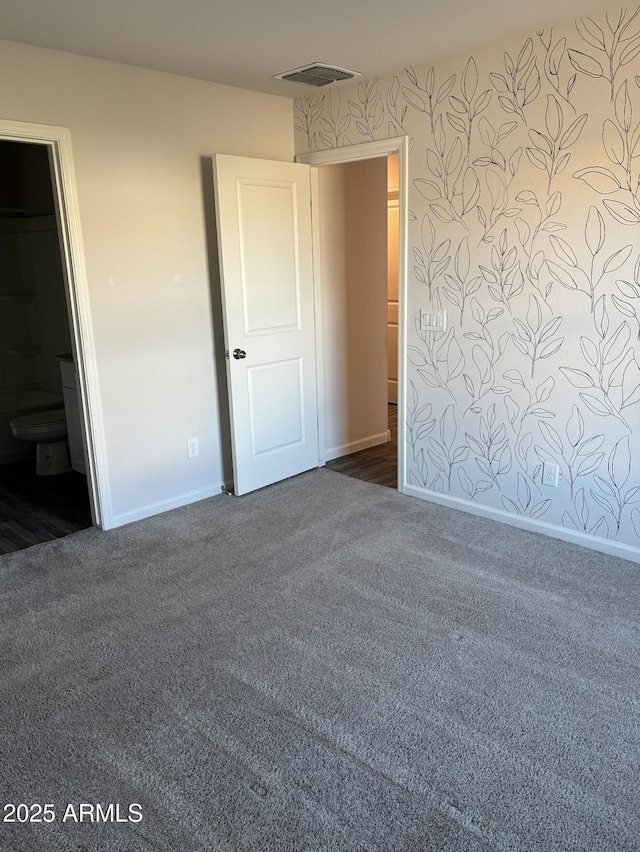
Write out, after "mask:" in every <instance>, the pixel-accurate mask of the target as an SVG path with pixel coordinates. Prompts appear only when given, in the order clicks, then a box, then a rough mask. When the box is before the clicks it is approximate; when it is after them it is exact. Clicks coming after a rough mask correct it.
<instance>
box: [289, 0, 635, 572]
mask: <svg viewBox="0 0 640 852" xmlns="http://www.w3.org/2000/svg"><path fill="white" fill-rule="evenodd" d="M295 127H296V148H297V153H305V152H308V151H316V150H324V149H328V148H335V147H341V146H344V145H352V144H357V143H360V142H364V141H371V140H375V139H383V138H388V137H390V136H398V135H407V136H408V137H409V149H410V158H409V219H410V221H409V258H408V260H409V275H408V302H407V307H408V316H409V328H408V333H407V341H408V349H407V353H406V356H407V359H408V383H407V394H406V399H407V405H406V411H405V412H404V418H405V421H406V429H407V453H408V471H409V473H408V477H409V478H408V484H410V485H412V486H413V487H414V488H417V489H423V490H424V491H425V493H426V495H427V496H428V493H429V492H438V493H440V494H443V495H450V496H451V497H455V498H458V499H461V500H464V501H468V502H471V503H474V504H478V505H482V506H486V507H489V508H492V509H498V510H500V511H502V512H507V513H509V514H510V515H513V516H522V517H525V518H529V519H533V520H536V521H539V522H542V523H544V524H548V525H552V526H555V527H559V528H564V529H566V530H571V531H573V533H577V534H581V535H584V536H588V537H591V538H592V539H594V544H595V545H596V546H598V544H597V541H595V540H596V539H599V540H605V541H607V542H609V543H611V544H616V545H620V546H621V555H624V552H625V551H626V552H627V553H629V554H633V552H634V551H635V552H636V553H637V552H639V551H640V451H639V447H638V437H639V432H640V353H639V346H640V344H639V340H640V7H624V8H622V9H620V10H615V11H613V12H612V11H611V10H609V11H607V12H606V13H604V12H603V14H602V15H601V16H599V17H598V16H596V17H592V18H582V19H581V20H578V21H576V22H575V23H573V24H572V25H563V27H562V29H558V28H548V29H543V30H539V31H537V32H535V33H532V34H530V36H529V37H526V35H525V37H523V38H522V39H520V40H518V41H515V42H511V43H509V44H506V45H502V46H499V47H496V48H492V49H489V50H484V51H482V52H480V51H479V52H478V53H477V54H475V55H474V56H464V57H458V58H454V59H447V60H442V61H439V62H438V63H437V64H436V65H431V64H425V65H424V66H422V67H417V66H414V67H408V68H405V69H402V70H398V71H397V72H396V73H392V74H389V75H386V76H384V77H380V78H372V79H368V80H360V81H358V82H352V83H349V84H345V85H343V86H340V87H337V88H333V89H331V90H330V91H327V92H322V91H318V92H314V93H313V94H311V95H307V96H304V97H301V98H299V99H297V100H296V103H295ZM422 308H445V309H446V310H447V313H448V330H447V331H446V332H444V333H433V332H424V331H421V330H420V325H419V315H420V310H421V309H422ZM545 464H555V465H558V466H559V470H560V477H559V481H558V485H557V487H555V488H554V487H550V486H549V485H547V484H545V483H544V482H543V473H544V466H545ZM629 548H631V550H629Z"/></svg>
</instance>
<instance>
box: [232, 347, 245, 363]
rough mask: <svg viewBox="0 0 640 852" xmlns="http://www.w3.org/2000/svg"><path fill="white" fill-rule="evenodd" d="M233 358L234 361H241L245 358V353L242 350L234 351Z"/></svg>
mask: <svg viewBox="0 0 640 852" xmlns="http://www.w3.org/2000/svg"><path fill="white" fill-rule="evenodd" d="M233 357H234V358H235V359H236V361H241V360H242V359H243V358H246V357H247V353H246V352H245V351H244V349H234V350H233Z"/></svg>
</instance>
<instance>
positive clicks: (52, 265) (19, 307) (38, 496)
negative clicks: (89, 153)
mask: <svg viewBox="0 0 640 852" xmlns="http://www.w3.org/2000/svg"><path fill="white" fill-rule="evenodd" d="M59 225H60V222H59V215H58V204H57V192H56V183H55V174H54V170H53V169H52V150H51V147H50V146H49V145H45V144H41V143H36V142H29V141H17V140H13V139H3V138H0V553H7V552H10V551H12V550H19V549H22V548H24V547H28V546H30V545H32V544H37V543H40V542H42V541H47V540H49V539H52V538H59V537H62V536H64V535H68V534H69V533H72V532H75V531H77V530H79V529H83V528H85V527H89V526H91V525H92V524H93V518H92V511H91V497H90V490H89V488H88V485H87V477H86V472H84V473H83V472H81V470H82V464H81V463H80V464H79V465H74V467H75V468H76V469H69V470H68V471H65V472H62V473H57V474H55V475H51V476H42V475H37V473H36V462H35V453H36V445H35V444H34V443H32V442H27V441H24V440H18V439H17V438H15V437H14V435H13V431H12V429H11V425H10V424H11V422H12V421H15V419H16V418H18V417H25V416H31V415H32V414H38V415H40V414H41V413H42V412H43V411H48V410H56V409H64V408H65V404H64V400H65V396H66V397H68V398H69V394H68V393H65V394H63V380H62V372H61V361H65V362H66V364H67V365H68V364H69V362H70V361H71V362H73V359H74V356H73V353H74V350H75V343H74V339H73V333H72V327H71V323H70V321H69V309H68V305H69V294H68V290H67V283H66V274H65V267H66V264H65V259H64V257H63V254H62V244H63V241H62V238H61V233H60V227H59ZM76 398H77V394H76ZM71 400H72V401H73V397H71ZM72 401H71V402H70V403H69V405H72ZM76 405H77V403H76ZM67 410H68V411H69V410H70V409H69V407H68V406H67ZM66 419H67V421H69V420H70V416H69V414H68V413H67V417H66ZM71 419H73V420H74V425H75V426H79V425H80V423H81V418H80V416H79V414H78V413H77V412H76V413H74V414H72V415H71ZM80 428H81V427H80ZM80 440H81V441H82V434H81V435H80ZM76 454H77V453H76ZM83 455H84V453H83V452H82V451H81V452H80V456H83Z"/></svg>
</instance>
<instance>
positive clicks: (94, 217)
mask: <svg viewBox="0 0 640 852" xmlns="http://www.w3.org/2000/svg"><path fill="white" fill-rule="evenodd" d="M0 76H1V77H2V79H3V80H5V81H11V83H10V85H6V86H4V87H3V93H2V105H1V107H0V116H1V117H2V118H3V119H6V120H11V121H24V122H32V123H38V124H51V125H56V126H64V127H68V128H69V129H70V131H71V138H72V145H73V155H74V161H75V171H76V179H77V188H78V199H79V208H80V221H81V228H82V237H83V242H84V249H85V258H86V267H87V274H88V281H89V296H90V310H91V316H92V323H93V330H94V336H95V348H96V352H95V356H96V363H97V369H98V377H99V385H100V396H101V402H102V411H103V417H104V434H105V440H106V455H107V465H108V480H109V484H110V501H109V503H110V505H108V506H106V507H105V516H106V517H107V521H108V524H111V523H113V524H119V523H123V522H126V521H128V520H132V519H134V518H136V517H142V516H144V515H146V514H151V513H152V512H155V511H161V510H162V509H164V508H169V507H171V506H172V505H179V504H181V503H185V502H188V501H190V500H193V499H197V498H198V497H202V496H206V494H208V493H215V492H216V491H217V490H219V487H220V483H221V482H222V457H221V442H220V426H219V414H218V402H217V389H216V381H215V365H214V357H213V347H214V340H213V332H212V319H211V299H210V277H209V271H208V265H207V233H206V224H205V215H204V201H203V180H202V174H201V168H202V164H201V158H203V157H209V156H210V155H211V154H213V153H217V152H220V153H232V154H237V155H243V156H251V157H264V158H269V159H275V160H291V159H292V158H293V126H292V104H291V101H290V100H288V99H285V98H278V97H273V96H270V95H262V94H255V93H251V92H246V91H243V90H240V89H234V88H230V87H225V86H220V85H216V84H213V83H206V82H202V81H197V80H192V79H188V78H184V77H178V76H174V75H169V74H163V73H159V72H155V71H148V70H145V69H140V68H133V67H130V66H126V65H120V64H116V63H109V62H104V61H101V60H94V59H88V58H84V57H79V56H72V55H69V54H63V53H58V52H55V51H47V50H42V49H39V48H34V47H28V46H24V45H17V44H13V43H10V42H0ZM192 436H198V437H199V439H200V456H199V457H198V458H197V459H192V460H187V458H186V441H187V438H189V437H192Z"/></svg>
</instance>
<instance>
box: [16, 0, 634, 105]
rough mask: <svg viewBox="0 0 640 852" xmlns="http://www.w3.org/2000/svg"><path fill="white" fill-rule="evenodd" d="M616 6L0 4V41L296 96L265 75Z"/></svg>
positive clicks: (545, 1)
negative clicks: (310, 64)
mask: <svg viewBox="0 0 640 852" xmlns="http://www.w3.org/2000/svg"><path fill="white" fill-rule="evenodd" d="M619 6H620V2H619V0H616V2H611V0H535V2H527V0H512V2H507V0H397V2H390V0H340V2H338V0H322V3H321V4H320V3H317V2H310V0H298V2H295V3H294V2H292V0H236V2H232V0H225V2H221V0H56V2H52V0H0V24H1V27H0V33H1V34H2V38H3V39H6V40H9V41H16V42H21V43H24V44H31V45H37V46H39V47H48V48H52V49H54V50H63V51H67V52H69V53H78V54H82V55H85V56H94V57H98V58H101V59H110V60H113V61H115V62H125V63H129V64H131V65H138V66H142V67H145V68H153V69H155V70H158V71H168V72H171V73H174V74H182V75H184V76H187V77H195V78H199V79H202V80H211V81H214V82H218V83H225V84H227V85H231V86H240V87H241V88H245V89H253V90H255V91H260V92H270V93H272V94H276V95H282V96H284V97H296V96H298V95H303V94H308V93H310V92H312V91H313V90H312V89H309V88H307V87H306V86H301V85H300V84H296V83H289V82H284V81H279V80H272V79H271V77H272V76H273V75H274V74H277V73H279V72H281V71H288V70H290V69H293V68H297V67H299V66H301V65H306V64H308V63H311V62H316V61H319V62H323V63H329V64H332V65H337V66H339V67H342V68H348V69H351V70H353V71H359V72H361V73H362V74H363V75H364V76H374V75H377V74H382V73H384V72H386V71H393V70H396V69H401V68H404V67H405V66H406V65H411V64H423V63H426V62H431V61H433V60H435V59H437V58H439V57H442V56H449V55H456V54H463V53H471V52H472V51H474V50H477V49H478V48H479V47H482V46H484V45H488V44H492V43H494V42H504V40H505V39H507V38H511V37H519V36H522V35H531V34H533V33H535V31H536V29H542V28H545V27H547V26H549V25H554V24H556V25H557V24H561V23H564V22H567V21H572V20H574V19H575V18H578V17H581V16H583V15H590V14H597V13H598V12H600V13H602V12H603V11H605V10H606V9H607V8H610V9H614V8H618V7H619ZM333 85H340V84H333Z"/></svg>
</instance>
